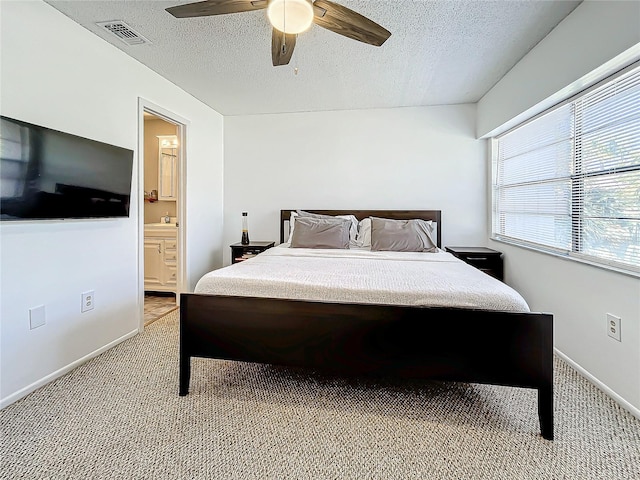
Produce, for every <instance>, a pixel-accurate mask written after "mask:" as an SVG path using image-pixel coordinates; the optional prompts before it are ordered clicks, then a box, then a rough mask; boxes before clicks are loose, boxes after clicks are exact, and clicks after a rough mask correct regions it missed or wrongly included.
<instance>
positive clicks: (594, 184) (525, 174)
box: [492, 67, 640, 274]
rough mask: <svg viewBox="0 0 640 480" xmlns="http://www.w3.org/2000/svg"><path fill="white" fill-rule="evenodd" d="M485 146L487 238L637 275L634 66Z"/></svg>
mask: <svg viewBox="0 0 640 480" xmlns="http://www.w3.org/2000/svg"><path fill="white" fill-rule="evenodd" d="M493 145H494V147H495V148H494V156H493V170H492V177H493V185H492V188H493V202H492V206H493V212H492V235H493V238H495V239H497V240H501V241H505V242H509V243H514V244H518V245H521V246H525V247H532V248H536V249H539V250H543V251H547V252H550V253H555V254H559V255H564V256H567V257H569V258H574V259H576V260H581V261H586V262H589V263H593V264H596V265H600V266H605V267H612V268H615V269H619V270H623V271H625V272H630V273H632V274H640V67H635V68H633V69H631V70H630V71H627V72H625V73H624V74H622V75H618V76H616V78H615V79H613V80H607V81H605V82H603V83H602V84H600V85H597V86H596V87H594V88H592V89H590V90H589V91H587V92H586V93H583V94H580V95H578V96H576V97H574V98H572V99H570V100H569V101H567V102H565V103H563V104H561V105H558V106H556V107H554V108H553V109H551V110H550V111H548V112H545V113H543V114H541V115H539V116H538V117H535V118H534V119H533V120H531V121H528V122H526V123H524V124H522V125H520V126H517V127H515V128H514V129H512V130H511V131H509V132H507V133H505V134H503V135H501V136H499V137H496V138H495V139H494V143H493Z"/></svg>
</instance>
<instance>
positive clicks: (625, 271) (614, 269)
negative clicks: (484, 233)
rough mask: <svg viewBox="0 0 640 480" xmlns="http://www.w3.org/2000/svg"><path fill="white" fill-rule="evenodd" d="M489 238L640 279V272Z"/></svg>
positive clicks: (492, 238) (493, 238)
mask: <svg viewBox="0 0 640 480" xmlns="http://www.w3.org/2000/svg"><path fill="white" fill-rule="evenodd" d="M489 238H490V239H491V240H493V241H494V242H498V243H503V244H505V245H511V246H513V247H518V248H523V249H525V250H531V251H533V252H537V253H543V254H545V255H550V256H552V257H556V258H559V259H561V260H566V261H569V262H576V263H581V264H583V265H589V266H591V267H595V268H599V269H601V270H607V271H609V272H614V273H620V274H622V275H626V276H629V277H633V278H640V271H634V270H628V269H625V268H620V267H615V266H613V265H605V264H602V263H596V262H591V261H589V260H585V259H583V258H576V257H573V256H571V255H567V254H563V253H558V252H555V251H553V250H547V249H544V248H539V247H534V246H532V245H528V244H525V243H519V242H513V241H509V240H505V239H502V238H497V237H493V236H491V237H489Z"/></svg>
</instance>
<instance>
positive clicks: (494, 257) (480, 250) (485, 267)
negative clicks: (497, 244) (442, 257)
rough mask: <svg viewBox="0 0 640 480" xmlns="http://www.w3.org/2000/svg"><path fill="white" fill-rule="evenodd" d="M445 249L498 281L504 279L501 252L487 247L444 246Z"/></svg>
mask: <svg viewBox="0 0 640 480" xmlns="http://www.w3.org/2000/svg"><path fill="white" fill-rule="evenodd" d="M445 250H446V251H447V252H450V253H451V254H453V255H454V256H456V257H458V258H459V259H460V260H462V261H463V262H466V263H468V264H469V265H472V266H474V267H476V268H477V269H478V270H482V271H483V272H484V273H486V274H488V275H491V276H492V277H495V278H497V279H498V280H500V281H502V280H503V279H504V274H503V264H502V252H499V251H497V250H493V249H491V248H487V247H445Z"/></svg>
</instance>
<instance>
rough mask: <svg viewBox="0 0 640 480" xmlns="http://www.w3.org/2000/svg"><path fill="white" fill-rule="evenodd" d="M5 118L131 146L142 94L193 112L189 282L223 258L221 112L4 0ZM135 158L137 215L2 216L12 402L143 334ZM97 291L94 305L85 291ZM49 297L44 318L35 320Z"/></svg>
mask: <svg viewBox="0 0 640 480" xmlns="http://www.w3.org/2000/svg"><path fill="white" fill-rule="evenodd" d="M0 13H1V22H2V23H1V38H0V39H1V49H2V50H1V52H0V53H1V55H0V59H1V85H2V89H1V92H0V105H1V108H2V111H1V113H2V115H6V116H9V117H14V118H18V119H21V120H25V121H27V122H31V123H35V124H39V125H43V126H47V127H51V128H54V129H58V130H62V131H65V132H69V133H73V134H76V135H80V136H84V137H87V138H91V139H95V140H99V141H102V142H107V143H111V144H114V145H118V146H121V147H125V148H129V149H132V150H134V151H136V150H137V146H138V138H137V137H138V98H139V97H142V98H145V99H146V100H148V101H150V102H153V103H154V104H156V105H159V106H162V107H163V108H165V109H167V110H169V111H172V112H174V113H175V114H177V115H179V116H181V117H183V118H185V119H188V121H189V122H190V126H189V127H188V130H187V138H188V144H187V160H188V172H187V177H188V179H187V181H188V184H189V188H188V192H187V212H188V218H192V219H197V221H195V220H194V221H192V222H188V224H187V229H188V232H189V235H188V243H187V255H188V256H187V262H188V267H187V270H188V276H189V278H188V282H187V283H188V287H189V288H192V287H193V285H194V284H195V281H196V280H197V279H198V278H199V277H200V276H201V275H202V273H204V271H205V270H206V269H207V267H209V266H210V265H212V264H219V263H220V262H221V259H222V243H221V239H222V235H221V228H220V224H221V222H222V166H223V162H222V127H223V120H222V117H221V115H219V114H218V113H216V112H215V111H213V110H211V109H210V108H209V107H206V106H205V105H203V104H201V103H200V102H198V101H196V100H195V99H194V98H193V97H192V96H190V95H187V94H186V93H185V92H183V91H182V90H180V89H179V88H177V87H176V86H175V85H173V84H171V83H170V82H168V81H167V80H165V79H163V78H162V77H160V76H158V75H157V74H155V73H154V72H152V71H151V70H149V69H148V68H146V67H144V66H143V65H142V64H140V63H138V62H136V61H134V60H133V59H131V58H130V57H128V56H127V55H125V54H124V53H122V52H121V51H120V50H118V49H116V48H115V47H113V46H111V45H109V44H108V43H106V42H104V41H103V40H101V39H99V38H98V37H96V36H95V35H94V34H92V33H90V32H88V31H87V30H85V29H84V28H83V27H81V26H80V25H78V24H76V23H74V22H72V21H71V20H69V19H68V18H67V17H65V16H64V15H62V14H61V13H59V12H58V11H56V10H55V9H53V8H52V7H50V6H49V5H47V4H45V3H43V2H2V3H1V12H0ZM138 161H139V159H138V155H137V152H136V155H135V162H136V163H135V165H134V177H133V185H134V190H133V196H132V205H133V208H132V212H131V216H130V218H128V219H119V220H75V221H74V220H71V221H45V222H43V221H39V222H11V223H9V222H2V223H1V224H0V233H1V237H0V238H1V244H0V256H1V258H0V261H1V267H0V282H1V284H0V286H1V293H0V302H1V305H0V312H1V317H2V318H1V320H0V335H1V340H0V342H1V343H0V346H1V350H2V351H1V354H0V399H1V400H0V401H1V404H2V405H3V406H4V405H6V404H8V403H10V402H12V401H15V400H16V399H18V398H20V397H21V396H23V395H25V394H26V393H29V391H31V390H33V389H34V388H35V387H37V386H39V385H40V384H42V383H43V382H45V381H46V380H48V379H51V378H53V377H55V376H56V375H59V374H60V373H62V372H64V371H65V369H67V368H69V367H70V366H73V365H74V364H75V363H76V362H78V361H80V360H82V359H86V357H87V356H90V355H92V354H95V353H96V352H98V351H100V350H101V349H103V348H104V347H105V346H107V345H110V344H112V343H113V342H117V341H118V340H121V339H123V338H126V337H127V336H128V335H131V334H135V332H137V330H138V325H139V320H140V319H139V306H138V289H137V279H138V242H139V240H140V239H139V238H138V231H139V230H138V221H139V216H138V211H137V206H138V204H139V201H140V197H139V195H138V193H139V192H138V191H137V190H138V189H137V186H138V182H139V179H138V176H137V171H138V163H137V162H138ZM86 290H95V306H96V307H95V310H93V311H91V312H88V313H84V314H81V313H80V295H81V293H82V292H84V291H86ZM41 304H44V305H45V308H46V324H45V325H44V326H42V327H40V328H37V329H34V330H30V329H29V316H28V309H29V308H30V307H34V306H37V305H41Z"/></svg>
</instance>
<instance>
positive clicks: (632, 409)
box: [554, 348, 640, 420]
mask: <svg viewBox="0 0 640 480" xmlns="http://www.w3.org/2000/svg"><path fill="white" fill-rule="evenodd" d="M554 351H555V353H556V355H558V356H559V357H560V358H562V359H563V360H564V361H565V362H567V363H568V364H569V365H571V366H572V367H573V368H574V369H575V370H576V371H577V372H578V373H580V375H582V376H583V377H585V378H586V379H587V380H589V381H590V382H591V383H593V384H594V385H595V386H597V387H598V388H599V389H600V390H602V391H603V392H604V393H606V394H607V395H608V396H610V397H611V398H612V399H613V400H615V401H616V402H617V403H618V404H620V406H621V407H622V408H624V409H625V410H626V411H628V412H629V413H630V414H631V415H633V416H634V417H636V418H637V419H638V420H640V409H638V408H636V407H634V406H633V405H631V404H630V403H629V402H627V401H626V400H625V399H624V398H622V397H621V396H620V395H618V394H617V393H616V392H614V391H613V390H611V389H610V388H609V387H607V386H606V385H605V384H604V383H602V382H601V381H600V380H598V379H597V378H596V377H594V376H593V375H591V374H590V373H589V372H588V371H586V370H585V369H584V368H583V367H581V366H580V365H579V364H577V363H576V362H574V361H573V360H571V359H570V358H569V357H567V356H566V355H565V354H564V353H562V352H561V351H560V350H558V349H557V348H554Z"/></svg>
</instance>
